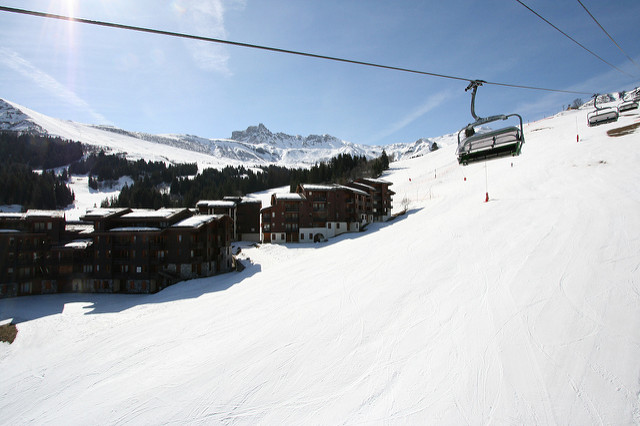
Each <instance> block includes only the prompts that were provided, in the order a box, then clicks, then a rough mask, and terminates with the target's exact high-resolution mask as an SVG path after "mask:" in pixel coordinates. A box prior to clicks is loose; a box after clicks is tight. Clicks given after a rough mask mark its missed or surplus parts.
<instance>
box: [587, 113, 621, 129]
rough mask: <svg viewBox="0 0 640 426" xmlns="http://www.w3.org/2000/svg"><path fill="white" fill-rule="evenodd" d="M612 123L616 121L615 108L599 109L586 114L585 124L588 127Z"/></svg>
mask: <svg viewBox="0 0 640 426" xmlns="http://www.w3.org/2000/svg"><path fill="white" fill-rule="evenodd" d="M614 121H618V109H617V108H601V109H597V110H595V111H592V112H590V113H589V114H587V124H588V125H589V126H590V127H593V126H599V125H600V124H606V123H612V122H614Z"/></svg>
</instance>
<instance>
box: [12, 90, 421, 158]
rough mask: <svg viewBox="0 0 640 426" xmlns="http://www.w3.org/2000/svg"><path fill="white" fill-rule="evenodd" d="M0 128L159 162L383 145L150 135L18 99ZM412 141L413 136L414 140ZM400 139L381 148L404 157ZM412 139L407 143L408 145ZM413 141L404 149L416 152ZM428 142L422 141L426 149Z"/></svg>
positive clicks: (262, 133)
mask: <svg viewBox="0 0 640 426" xmlns="http://www.w3.org/2000/svg"><path fill="white" fill-rule="evenodd" d="M0 130H15V131H23V132H34V133H39V134H45V133H48V134H51V135H55V136H60V137H62V138H65V139H70V140H73V141H79V142H82V143H85V144H87V145H92V146H95V147H97V148H100V149H105V150H106V151H110V152H119V153H126V155H127V156H128V157H129V158H132V159H139V158H143V159H146V160H154V161H165V162H172V163H178V162H196V163H198V164H199V166H200V169H204V168H207V167H223V166H226V165H231V166H238V165H244V166H254V165H269V164H278V165H281V166H285V167H309V166H312V165H314V164H316V163H317V162H321V161H327V160H329V159H331V158H333V157H335V156H337V155H339V154H347V153H348V154H351V155H358V156H361V155H364V156H366V157H368V158H373V157H377V156H380V154H381V153H382V150H383V149H384V147H379V146H369V145H356V144H353V143H350V142H345V141H342V140H340V139H338V138H335V137H333V136H329V135H322V136H319V135H310V136H307V137H302V136H291V135H287V134H285V133H276V134H274V133H272V132H271V131H269V130H268V129H267V128H266V127H265V126H264V125H263V124H260V125H258V126H251V127H249V128H247V129H246V130H244V131H236V132H233V134H232V136H231V139H206V138H201V137H198V136H193V135H151V134H148V133H141V132H131V131H127V130H123V129H118V128H116V127H113V126H104V125H100V126H97V125H87V124H80V123H74V122H71V121H64V120H60V119H56V118H51V117H48V116H46V115H44V114H40V113H38V112H36V111H32V110H30V109H28V108H26V107H23V106H21V105H18V104H15V103H12V102H9V101H5V100H2V99H0ZM416 143H417V142H416ZM405 145H406V144H398V145H397V146H393V147H390V148H389V149H388V150H387V154H389V155H392V156H394V157H395V158H405V156H406V155H405V152H406V151H407V150H408V148H407V146H408V145H406V146H405ZM413 145H415V144H411V146H413ZM417 148H419V150H420V152H421V153H423V151H424V150H425V146H424V145H420V146H418V147H414V148H412V149H411V151H410V153H409V154H410V155H416V154H417V152H416V149H417ZM428 148H429V144H428V142H427V144H426V150H427V152H428Z"/></svg>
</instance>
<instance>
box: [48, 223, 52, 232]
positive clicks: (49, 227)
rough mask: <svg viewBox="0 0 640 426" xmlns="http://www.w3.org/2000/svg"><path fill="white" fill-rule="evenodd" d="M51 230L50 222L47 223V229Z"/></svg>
mask: <svg viewBox="0 0 640 426" xmlns="http://www.w3.org/2000/svg"><path fill="white" fill-rule="evenodd" d="M52 228H53V224H52V223H51V222H47V229H48V230H49V231H51V229H52Z"/></svg>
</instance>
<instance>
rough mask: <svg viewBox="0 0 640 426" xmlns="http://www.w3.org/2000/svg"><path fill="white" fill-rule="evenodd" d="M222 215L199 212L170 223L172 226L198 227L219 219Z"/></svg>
mask: <svg viewBox="0 0 640 426" xmlns="http://www.w3.org/2000/svg"><path fill="white" fill-rule="evenodd" d="M222 217H224V215H221V214H200V215H195V216H191V217H190V218H187V219H185V220H181V221H180V222H178V223H176V224H174V225H171V227H172V228H199V227H201V226H202V225H205V224H207V223H210V222H213V221H215V220H219V219H221V218H222Z"/></svg>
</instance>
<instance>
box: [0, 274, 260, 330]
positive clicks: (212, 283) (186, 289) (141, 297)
mask: <svg viewBox="0 0 640 426" xmlns="http://www.w3.org/2000/svg"><path fill="white" fill-rule="evenodd" d="M261 270H262V268H261V266H260V265H253V264H252V265H248V266H247V267H246V268H245V269H244V271H242V272H229V273H225V274H220V275H214V276H211V277H206V278H196V279H192V280H188V281H181V282H178V283H176V284H174V285H172V286H169V287H167V288H165V289H163V290H161V291H159V292H158V293H154V294H122V293H115V294H113V293H58V294H44V295H34V296H21V297H13V298H7V299H0V323H5V322H9V320H10V321H11V322H12V323H13V324H19V323H21V322H26V321H31V320H34V319H38V318H42V317H46V316H49V315H55V314H61V313H63V311H64V309H65V305H67V304H72V303H78V304H82V305H84V306H82V309H83V311H84V314H85V315H89V314H104V313H115V312H122V311H125V310H127V309H129V308H132V307H134V306H138V305H146V304H160V303H167V302H173V301H176V300H185V299H195V298H198V297H200V296H202V295H204V294H207V293H215V292H218V291H224V290H227V289H228V288H230V287H232V286H234V285H236V284H240V283H241V282H242V281H244V280H246V279H248V278H249V277H251V276H253V275H255V274H257V273H259V272H260V271H261Z"/></svg>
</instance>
